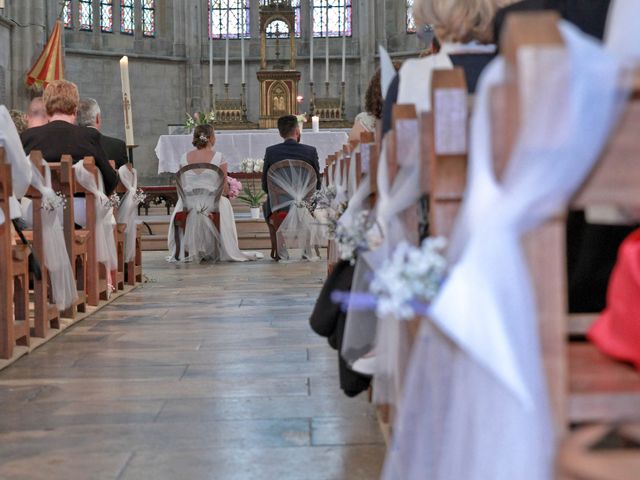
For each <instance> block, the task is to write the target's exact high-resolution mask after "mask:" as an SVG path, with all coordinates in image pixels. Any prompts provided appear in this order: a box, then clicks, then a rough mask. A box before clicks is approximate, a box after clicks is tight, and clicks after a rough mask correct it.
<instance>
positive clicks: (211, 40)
mask: <svg viewBox="0 0 640 480" xmlns="http://www.w3.org/2000/svg"><path fill="white" fill-rule="evenodd" d="M209 85H213V9H212V8H211V5H209Z"/></svg>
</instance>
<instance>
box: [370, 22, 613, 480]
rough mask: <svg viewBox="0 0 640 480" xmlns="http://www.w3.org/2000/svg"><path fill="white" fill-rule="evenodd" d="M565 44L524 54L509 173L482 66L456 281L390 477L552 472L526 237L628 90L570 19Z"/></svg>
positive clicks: (440, 312) (434, 310) (558, 206)
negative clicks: (495, 146)
mask: <svg viewBox="0 0 640 480" xmlns="http://www.w3.org/2000/svg"><path fill="white" fill-rule="evenodd" d="M561 31H562V34H563V37H564V39H565V42H566V45H567V49H566V51H561V50H559V49H553V48H548V47H547V48H539V49H535V48H530V49H526V50H525V51H521V52H519V54H518V58H519V64H520V77H519V78H520V81H521V83H520V89H521V90H520V91H521V92H522V96H521V108H522V113H523V115H522V125H521V129H520V134H519V135H518V138H517V142H516V146H515V148H514V150H513V153H512V155H511V158H510V161H509V164H508V167H507V170H506V172H505V175H504V180H503V182H502V184H498V182H497V180H496V178H495V176H494V172H493V165H492V154H491V131H490V125H491V124H490V114H489V96H490V91H491V88H492V87H493V86H494V85H496V84H500V83H502V82H503V80H504V76H505V68H504V61H503V59H502V58H498V59H496V60H494V62H493V63H491V64H490V65H489V66H488V67H487V68H486V69H485V72H484V73H483V75H482V78H481V80H480V83H479V90H478V94H477V96H476V105H475V111H474V115H473V118H472V125H471V151H470V163H469V177H468V185H467V191H466V195H465V201H464V203H463V206H462V212H461V215H460V217H459V220H458V224H457V228H456V231H455V234H454V236H453V244H452V248H451V254H452V255H451V259H452V261H453V262H454V265H453V267H452V269H451V272H450V275H449V278H448V279H447V281H446V283H445V284H444V285H443V288H442V290H441V292H440V294H439V296H438V297H437V298H436V299H435V300H434V302H433V304H432V306H431V309H430V318H429V319H425V320H424V321H423V322H422V326H421V329H420V333H419V337H418V339H417V340H416V342H415V344H414V348H413V352H412V357H411V361H410V365H409V369H408V373H407V377H406V382H405V391H404V397H403V401H402V403H401V408H400V410H399V415H398V417H397V420H396V423H395V425H394V426H395V432H394V439H393V444H392V448H391V449H390V450H389V453H388V457H387V460H386V463H385V467H384V472H383V478H384V479H385V480H418V479H420V480H422V479H424V478H429V479H433V480H445V479H446V480H449V479H454V478H455V479H458V478H464V479H467V480H485V479H492V480H503V479H504V480H506V479H513V478H518V479H521V480H540V479H551V478H552V476H553V473H552V461H553V452H554V432H553V429H552V426H551V412H550V406H549V403H548V395H547V390H546V381H545V376H544V371H543V365H542V361H541V354H540V345H539V339H538V323H537V319H536V305H535V299H534V294H533V291H532V286H531V280H530V278H529V272H528V270H527V266H526V261H525V258H524V255H523V252H522V250H521V246H520V238H521V236H522V235H523V234H524V233H525V232H527V231H529V230H531V229H533V228H535V227H536V226H538V225H540V224H541V223H542V222H544V221H545V220H546V219H548V218H549V217H551V216H552V215H554V214H557V213H559V212H560V211H562V209H563V208H565V207H566V205H567V202H568V200H569V198H570V197H571V196H572V194H573V193H574V192H575V190H576V189H577V188H578V187H579V185H580V184H581V183H582V182H583V181H584V179H585V178H586V176H587V175H588V174H589V172H590V170H591V169H592V167H593V165H594V164H595V162H596V160H597V158H598V156H599V154H600V152H601V150H602V148H603V145H604V144H605V142H606V140H607V137H608V135H609V132H610V130H611V128H612V127H613V126H614V125H615V122H616V120H617V118H618V115H619V113H620V111H621V107H622V106H623V104H624V102H623V100H624V95H622V94H621V91H620V88H619V80H620V75H619V73H620V64H619V63H618V62H617V61H616V60H614V59H612V58H611V57H610V56H609V55H607V54H605V53H604V51H603V50H602V49H601V48H600V47H599V46H598V45H596V44H595V43H594V42H593V41H592V40H590V39H588V38H587V37H586V36H584V35H583V34H581V33H580V32H579V31H578V30H577V29H576V28H575V27H573V26H571V25H568V24H564V23H563V24H562V26H561Z"/></svg>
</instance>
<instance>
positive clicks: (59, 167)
mask: <svg viewBox="0 0 640 480" xmlns="http://www.w3.org/2000/svg"><path fill="white" fill-rule="evenodd" d="M72 165H73V161H72V159H71V157H70V156H69V155H63V156H62V158H61V159H60V162H59V163H49V168H50V169H51V177H52V178H51V179H52V182H53V185H54V188H53V189H54V190H56V191H59V192H61V193H62V194H63V195H64V196H65V197H66V199H67V206H66V208H65V209H64V211H63V219H64V222H63V223H64V238H65V243H66V245H67V253H68V254H69V260H70V261H71V267H72V269H73V272H74V275H75V279H76V288H77V290H78V300H77V301H76V303H75V305H73V306H72V307H71V308H69V309H68V310H66V311H64V312H62V315H63V316H64V317H67V318H76V316H77V313H78V312H86V311H87V258H88V242H89V237H90V236H91V232H89V231H88V230H86V229H76V228H75V226H76V224H75V214H74V205H73V191H74V184H75V178H74V175H73V168H72Z"/></svg>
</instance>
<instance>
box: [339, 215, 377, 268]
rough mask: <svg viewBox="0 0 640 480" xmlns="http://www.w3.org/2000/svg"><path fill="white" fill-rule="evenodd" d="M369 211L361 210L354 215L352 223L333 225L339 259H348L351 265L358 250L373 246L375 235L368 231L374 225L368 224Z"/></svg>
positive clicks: (372, 228) (356, 256)
mask: <svg viewBox="0 0 640 480" xmlns="http://www.w3.org/2000/svg"><path fill="white" fill-rule="evenodd" d="M369 213H370V212H369V210H363V211H362V212H360V213H359V214H358V215H356V217H355V219H354V221H353V223H352V224H350V225H344V224H343V223H341V222H338V224H337V225H336V227H335V232H334V237H335V241H336V244H337V246H338V254H339V255H340V259H341V260H348V261H349V263H351V265H354V264H355V262H356V259H357V258H358V254H359V253H360V252H362V251H366V250H369V249H370V248H371V247H373V246H374V245H373V244H372V243H373V242H374V239H375V238H376V237H375V236H374V234H373V233H369V232H370V231H372V230H374V229H375V226H374V227H371V226H370V222H369Z"/></svg>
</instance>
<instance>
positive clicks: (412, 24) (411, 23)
mask: <svg viewBox="0 0 640 480" xmlns="http://www.w3.org/2000/svg"><path fill="white" fill-rule="evenodd" d="M406 1H407V3H406V7H407V17H406V19H407V21H406V26H407V33H416V21H415V20H414V19H413V0H406Z"/></svg>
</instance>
